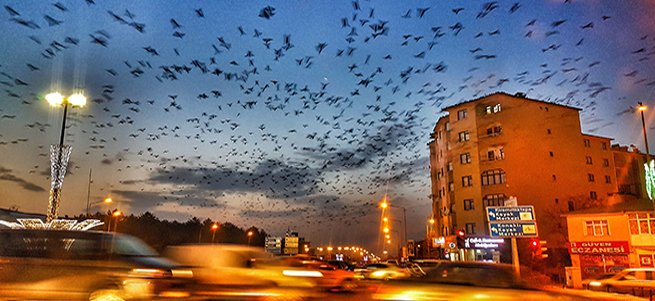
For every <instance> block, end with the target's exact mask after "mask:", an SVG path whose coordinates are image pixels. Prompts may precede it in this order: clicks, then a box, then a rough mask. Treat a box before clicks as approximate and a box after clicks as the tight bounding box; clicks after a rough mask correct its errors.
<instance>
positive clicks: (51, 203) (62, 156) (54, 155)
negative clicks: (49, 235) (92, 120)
mask: <svg viewBox="0 0 655 301" xmlns="http://www.w3.org/2000/svg"><path fill="white" fill-rule="evenodd" d="M45 100H46V101H47V102H48V104H50V106H52V107H60V106H62V105H63V107H64V114H63V117H62V122H61V135H60V136H59V145H51V146H50V166H51V171H50V178H51V181H50V186H51V187H50V195H49V199H48V212H47V215H46V223H49V222H50V221H52V220H54V219H57V217H58V216H59V202H60V200H61V187H62V185H63V182H64V176H65V175H66V166H67V165H68V160H69V159H70V154H71V150H72V148H71V146H70V145H64V137H65V135H66V117H67V113H68V105H71V106H73V107H84V106H85V105H86V97H85V96H84V95H82V94H80V93H75V94H73V95H71V96H69V97H68V98H65V97H64V96H62V95H61V93H59V92H53V93H49V94H47V95H46V96H45Z"/></svg>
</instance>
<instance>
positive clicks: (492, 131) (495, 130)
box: [487, 125, 503, 137]
mask: <svg viewBox="0 0 655 301" xmlns="http://www.w3.org/2000/svg"><path fill="white" fill-rule="evenodd" d="M502 131H503V128H502V127H501V126H499V125H497V126H494V127H490V128H488V129H487V137H493V136H498V135H500V133H501V132H502Z"/></svg>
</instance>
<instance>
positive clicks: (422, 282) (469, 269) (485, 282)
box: [372, 262, 593, 301]
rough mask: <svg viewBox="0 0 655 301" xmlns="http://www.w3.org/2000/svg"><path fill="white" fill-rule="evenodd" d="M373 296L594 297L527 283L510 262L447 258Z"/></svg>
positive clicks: (419, 298) (417, 300) (406, 299)
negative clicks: (449, 260)
mask: <svg viewBox="0 0 655 301" xmlns="http://www.w3.org/2000/svg"><path fill="white" fill-rule="evenodd" d="M372 298H373V299H374V300H404V301H410V300H412V301H424V300H425V301H427V300H478V299H485V300H519V299H520V300H524V301H525V300H593V299H588V298H585V297H582V296H580V295H575V296H571V295H564V294H558V293H554V292H547V291H542V290H538V289H534V288H530V287H528V286H527V285H525V284H524V283H523V282H522V281H521V280H520V279H519V278H518V277H517V276H516V274H515V273H514V272H513V270H512V267H511V266H510V265H503V264H491V263H482V262H444V263H440V264H439V265H438V266H437V267H435V268H433V269H432V270H430V271H429V272H427V273H426V275H425V276H422V277H418V278H410V279H404V280H398V281H389V282H384V283H382V284H380V285H379V287H378V288H377V291H376V292H375V293H374V294H373V296H372Z"/></svg>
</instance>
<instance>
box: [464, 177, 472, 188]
mask: <svg viewBox="0 0 655 301" xmlns="http://www.w3.org/2000/svg"><path fill="white" fill-rule="evenodd" d="M471 186H473V176H463V177H462V187H471Z"/></svg>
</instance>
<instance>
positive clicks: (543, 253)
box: [539, 240, 548, 259]
mask: <svg viewBox="0 0 655 301" xmlns="http://www.w3.org/2000/svg"><path fill="white" fill-rule="evenodd" d="M546 243H548V242H547V241H545V240H540V241H539V249H540V253H541V258H543V259H546V258H548V246H546Z"/></svg>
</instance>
